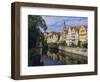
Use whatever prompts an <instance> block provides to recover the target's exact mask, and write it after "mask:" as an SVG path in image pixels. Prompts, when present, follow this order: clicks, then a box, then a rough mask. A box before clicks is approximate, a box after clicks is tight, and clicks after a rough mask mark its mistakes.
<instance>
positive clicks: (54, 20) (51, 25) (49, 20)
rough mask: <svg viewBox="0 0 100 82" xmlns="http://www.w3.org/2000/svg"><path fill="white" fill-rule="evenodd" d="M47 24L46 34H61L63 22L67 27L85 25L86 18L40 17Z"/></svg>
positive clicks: (86, 22)
mask: <svg viewBox="0 0 100 82" xmlns="http://www.w3.org/2000/svg"><path fill="white" fill-rule="evenodd" d="M42 18H43V19H44V20H45V22H46V24H47V27H48V28H47V30H46V31H47V32H52V31H53V32H61V31H62V29H63V26H64V22H65V24H66V26H67V27H71V26H79V25H87V24H88V18H87V17H69V16H42Z"/></svg>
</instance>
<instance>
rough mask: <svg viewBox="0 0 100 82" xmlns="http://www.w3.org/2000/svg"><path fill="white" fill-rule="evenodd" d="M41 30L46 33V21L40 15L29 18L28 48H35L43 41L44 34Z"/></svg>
mask: <svg viewBox="0 0 100 82" xmlns="http://www.w3.org/2000/svg"><path fill="white" fill-rule="evenodd" d="M40 29H43V30H44V31H46V29H47V25H46V23H45V20H44V19H43V18H42V17H41V16H39V15H29V16H28V48H29V49H30V48H34V47H36V45H37V44H38V43H39V42H40V40H43V39H42V38H43V37H44V36H43V33H42V32H41V30H40Z"/></svg>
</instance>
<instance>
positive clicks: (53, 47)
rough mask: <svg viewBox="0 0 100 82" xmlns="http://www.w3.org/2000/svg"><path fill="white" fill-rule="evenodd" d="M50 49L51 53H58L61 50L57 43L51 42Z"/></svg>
mask: <svg viewBox="0 0 100 82" xmlns="http://www.w3.org/2000/svg"><path fill="white" fill-rule="evenodd" d="M48 50H49V52H50V53H58V51H59V48H58V44H57V43H49V44H48Z"/></svg>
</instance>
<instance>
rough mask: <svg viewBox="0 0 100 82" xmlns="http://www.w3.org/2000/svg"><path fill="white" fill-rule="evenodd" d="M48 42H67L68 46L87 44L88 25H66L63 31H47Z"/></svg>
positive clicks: (45, 34)
mask: <svg viewBox="0 0 100 82" xmlns="http://www.w3.org/2000/svg"><path fill="white" fill-rule="evenodd" d="M44 36H45V39H46V40H47V43H51V42H52V43H60V42H65V43H66V44H67V46H81V47H83V45H84V44H87V41H88V40H87V26H84V25H80V26H74V27H68V26H66V25H65V22H64V26H63V29H62V31H61V32H45V33H44Z"/></svg>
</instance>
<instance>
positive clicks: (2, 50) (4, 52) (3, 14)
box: [0, 0, 100, 82]
mask: <svg viewBox="0 0 100 82" xmlns="http://www.w3.org/2000/svg"><path fill="white" fill-rule="evenodd" d="M12 1H13V2H14V1H15V0H0V82H10V81H11V82H15V80H12V79H10V70H11V68H10V66H11V2H12ZM16 1H24V2H27V1H28V2H37V3H54V4H68V5H86V6H98V8H99V10H100V0H16ZM98 18H100V11H99V13H98ZM98 22H100V19H98ZM99 26H100V25H98V27H99ZM98 31H99V32H98V35H100V28H98ZM98 42H100V38H98ZM98 45H100V43H98ZM98 49H100V46H99V47H98ZM99 58H100V51H99V52H98V62H100V59H99ZM98 69H100V64H99V68H98ZM99 79H100V71H99V75H97V76H96V75H94V76H79V77H64V78H52V79H38V80H28V81H29V82H33V81H35V82H40V81H41V82H52V81H59V82H60V81H61V82H66V81H67V82H80V81H81V82H88V81H91V82H100V80H99ZM23 82H27V80H23Z"/></svg>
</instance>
